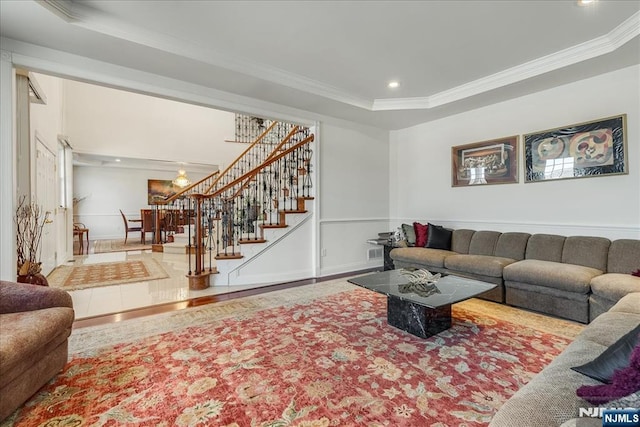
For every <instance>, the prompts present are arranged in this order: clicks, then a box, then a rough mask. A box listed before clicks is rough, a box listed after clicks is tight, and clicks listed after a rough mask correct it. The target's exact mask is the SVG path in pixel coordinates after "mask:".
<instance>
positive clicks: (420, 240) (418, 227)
mask: <svg viewBox="0 0 640 427" xmlns="http://www.w3.org/2000/svg"><path fill="white" fill-rule="evenodd" d="M413 229H414V231H415V233H416V246H417V247H419V248H424V247H425V245H426V244H427V233H428V232H429V227H428V226H427V225H425V224H420V223H419V222H414V223H413Z"/></svg>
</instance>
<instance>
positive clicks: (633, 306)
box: [609, 292, 640, 323]
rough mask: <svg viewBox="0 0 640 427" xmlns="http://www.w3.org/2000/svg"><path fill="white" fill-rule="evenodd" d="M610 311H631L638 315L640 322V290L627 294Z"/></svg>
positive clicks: (639, 321)
mask: <svg viewBox="0 0 640 427" xmlns="http://www.w3.org/2000/svg"><path fill="white" fill-rule="evenodd" d="M609 312H610V313H630V314H634V315H637V316H638V320H637V321H638V323H640V292H634V293H631V294H628V295H625V296H624V297H622V299H620V301H618V302H617V303H616V305H614V306H613V307H611V310H609Z"/></svg>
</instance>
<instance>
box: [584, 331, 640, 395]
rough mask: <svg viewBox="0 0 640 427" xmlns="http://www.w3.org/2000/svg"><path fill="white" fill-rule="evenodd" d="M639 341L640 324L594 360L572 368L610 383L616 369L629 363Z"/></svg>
mask: <svg viewBox="0 0 640 427" xmlns="http://www.w3.org/2000/svg"><path fill="white" fill-rule="evenodd" d="M638 343H640V325H638V326H637V327H636V328H634V329H633V330H631V331H630V332H628V333H626V334H625V335H623V336H622V337H621V338H620V339H619V340H618V341H616V342H614V343H613V344H611V345H610V346H609V347H607V349H606V350H605V351H603V352H602V353H600V355H598V357H596V358H595V359H593V360H592V361H590V362H588V363H585V364H583V365H580V366H574V367H572V368H571V369H573V370H574V371H576V372H580V373H581V374H582V375H586V376H588V377H589V378H593V379H594V380H598V381H600V382H603V383H610V382H611V378H612V377H613V373H614V372H615V371H616V370H618V369H622V368H626V367H627V366H628V365H629V357H630V356H631V352H632V351H633V349H634V348H635V347H636V345H638Z"/></svg>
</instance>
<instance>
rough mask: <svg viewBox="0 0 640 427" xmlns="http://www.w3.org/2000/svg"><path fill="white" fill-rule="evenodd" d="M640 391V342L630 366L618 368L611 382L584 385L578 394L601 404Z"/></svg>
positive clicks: (633, 352) (593, 402)
mask: <svg viewBox="0 0 640 427" xmlns="http://www.w3.org/2000/svg"><path fill="white" fill-rule="evenodd" d="M638 391H640V344H638V345H636V346H635V347H634V349H633V351H632V353H631V358H630V360H629V366H627V367H626V368H622V369H618V370H616V372H615V373H614V374H613V377H612V378H611V384H601V385H583V386H582V387H579V388H578V390H577V391H576V394H577V395H578V396H580V397H582V398H583V399H584V400H586V401H587V402H589V403H591V404H594V405H600V404H603V403H607V402H610V401H612V400H615V399H620V398H622V397H625V396H629V395H630V394H632V393H636V392H638Z"/></svg>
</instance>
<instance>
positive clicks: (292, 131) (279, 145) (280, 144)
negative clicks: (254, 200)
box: [231, 125, 298, 199]
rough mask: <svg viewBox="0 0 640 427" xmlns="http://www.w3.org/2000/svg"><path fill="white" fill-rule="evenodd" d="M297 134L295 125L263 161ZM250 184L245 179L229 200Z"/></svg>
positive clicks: (248, 180)
mask: <svg viewBox="0 0 640 427" xmlns="http://www.w3.org/2000/svg"><path fill="white" fill-rule="evenodd" d="M297 132H298V126H297V125H296V126H294V127H293V129H291V132H289V134H288V135H287V136H285V137H284V139H283V140H282V141H280V143H279V144H278V145H277V146H276V147H275V148H274V149H273V151H271V153H270V154H269V155H268V156H267V158H266V159H265V161H266V160H269V159H270V158H271V157H273V156H275V154H276V153H277V152H278V150H279V149H281V148H282V146H283V145H284V144H286V143H287V142H289V140H290V139H291V138H293V135H295V134H296V133H297ZM250 182H251V178H249V179H247V181H246V182H245V183H244V184H242V185H241V186H240V188H238V191H236V194H234V195H233V196H231V198H232V199H235V198H236V197H238V196H239V195H240V192H241V191H242V190H244V189H245V188H246V187H247V185H249V183H250Z"/></svg>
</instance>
